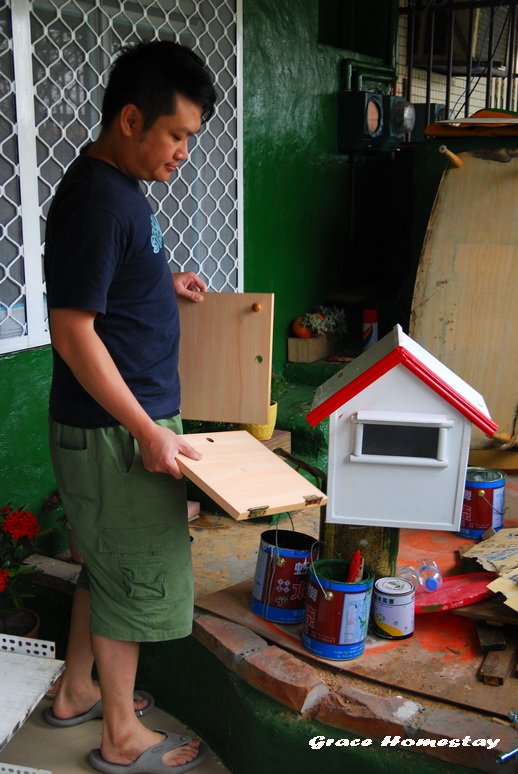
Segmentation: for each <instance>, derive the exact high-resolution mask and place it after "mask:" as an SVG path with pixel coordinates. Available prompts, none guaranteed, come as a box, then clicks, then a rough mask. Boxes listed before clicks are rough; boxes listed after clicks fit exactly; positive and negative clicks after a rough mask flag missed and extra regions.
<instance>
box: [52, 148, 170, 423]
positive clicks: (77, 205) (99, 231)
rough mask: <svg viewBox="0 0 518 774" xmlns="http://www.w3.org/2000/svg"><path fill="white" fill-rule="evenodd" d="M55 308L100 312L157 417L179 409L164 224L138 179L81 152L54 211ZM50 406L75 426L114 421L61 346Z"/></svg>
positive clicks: (111, 342) (128, 378)
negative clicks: (76, 374) (62, 354)
mask: <svg viewBox="0 0 518 774" xmlns="http://www.w3.org/2000/svg"><path fill="white" fill-rule="evenodd" d="M45 277H46V281H47V301H48V307H49V309H60V308H61V309H85V310H89V311H93V312H97V313H98V314H97V316H96V318H95V330H96V331H97V333H98V335H99V336H100V338H101V339H102V341H103V342H104V344H105V345H106V347H107V349H108V351H109V352H110V354H111V356H112V358H113V360H114V362H115V364H116V366H117V368H118V369H119V371H120V373H121V374H122V377H123V379H124V381H125V382H126V384H127V385H128V386H129V388H130V389H131V391H132V393H133V394H134V395H135V397H136V398H137V400H138V401H139V403H140V404H141V405H142V406H143V408H144V409H145V410H146V412H147V413H148V414H149V416H151V417H152V418H153V419H159V418H161V417H166V416H172V415H174V414H176V413H178V411H179V406H180V384H179V378H178V347H179V321H178V308H177V303H176V296H175V294H174V289H173V284H172V279H171V272H170V271H169V268H168V265H167V259H166V256H165V251H164V247H163V239H162V232H161V229H160V226H159V224H158V221H157V219H156V217H155V215H154V213H153V211H152V210H151V207H150V206H149V204H148V202H147V200H146V197H145V196H144V194H143V192H142V190H141V189H140V185H139V183H138V181H137V180H134V179H133V178H130V177H128V176H126V175H125V174H123V173H122V172H120V171H119V170H118V169H116V168H115V167H113V166H111V165H110V164H107V163H106V162H104V161H100V160H99V159H96V158H92V157H89V156H87V155H85V154H82V155H81V156H80V157H79V158H78V159H77V160H76V161H75V162H74V163H73V164H72V166H71V167H70V168H69V170H68V171H67V173H66V175H65V177H64V178H63V180H62V181H61V183H60V185H59V187H58V189H57V191H56V195H55V197H54V200H53V202H52V205H51V207H50V210H49V214H48V218H47V229H46V237H45ZM50 414H51V416H52V417H53V418H54V419H55V420H57V421H58V422H62V423H63V424H67V425H73V426H76V427H104V426H107V425H113V424H116V420H115V419H114V418H113V417H112V416H110V414H108V413H107V412H106V411H105V410H104V409H103V408H102V407H101V406H100V405H99V404H98V403H97V402H96V401H95V400H93V398H91V397H90V395H89V394H88V393H87V392H86V391H85V390H84V389H83V388H82V387H81V385H80V384H79V382H78V381H77V380H76V379H75V377H74V375H73V374H72V372H71V370H70V369H69V368H68V366H67V365H66V363H65V362H64V361H63V360H62V358H61V357H60V356H59V355H58V353H57V352H56V351H55V350H54V371H53V379H52V387H51V393H50Z"/></svg>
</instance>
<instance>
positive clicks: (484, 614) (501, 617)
mask: <svg viewBox="0 0 518 774" xmlns="http://www.w3.org/2000/svg"><path fill="white" fill-rule="evenodd" d="M504 599H505V597H504V596H503V595H502V594H498V596H497V597H496V598H495V599H492V598H491V599H486V600H483V601H482V602H476V603H475V604H474V605H469V606H468V607H463V608H459V609H458V610H452V613H454V614H455V615H460V616H464V617H465V618H472V619H473V620H477V621H485V622H486V623H488V624H494V625H495V626H503V625H504V624H509V625H510V626H518V613H515V612H514V610H511V609H510V608H509V607H507V605H504Z"/></svg>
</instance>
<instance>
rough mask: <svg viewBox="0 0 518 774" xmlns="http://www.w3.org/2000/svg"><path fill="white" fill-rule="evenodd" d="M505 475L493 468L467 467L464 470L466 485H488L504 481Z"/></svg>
mask: <svg viewBox="0 0 518 774" xmlns="http://www.w3.org/2000/svg"><path fill="white" fill-rule="evenodd" d="M505 478H506V475H505V473H502V471H501V470H495V469H494V468H476V467H469V468H468V469H467V470H466V484H467V485H468V486H469V485H470V484H477V483H478V484H489V483H491V482H492V481H505Z"/></svg>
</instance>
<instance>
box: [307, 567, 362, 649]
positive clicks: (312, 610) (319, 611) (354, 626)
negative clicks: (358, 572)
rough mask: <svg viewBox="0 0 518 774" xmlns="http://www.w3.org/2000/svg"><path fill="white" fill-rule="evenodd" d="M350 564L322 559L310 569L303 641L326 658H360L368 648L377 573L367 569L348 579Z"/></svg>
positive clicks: (308, 647)
mask: <svg viewBox="0 0 518 774" xmlns="http://www.w3.org/2000/svg"><path fill="white" fill-rule="evenodd" d="M348 567H349V562H344V561H342V560H341V559H320V560H318V561H316V562H313V564H312V566H311V568H310V570H309V575H308V588H307V597H306V616H305V621H304V632H303V635H302V644H303V645H304V647H305V648H306V650H309V651H310V652H311V653H315V654H316V655H317V656H321V657H323V658H330V659H336V660H339V659H349V658H356V657H357V656H360V655H361V654H362V653H363V651H364V650H365V639H366V637H367V628H368V625H369V612H370V605H371V597H372V586H373V584H374V577H373V575H372V574H371V573H370V572H369V571H368V570H365V571H364V573H363V579H362V580H361V581H358V582H356V583H347V581H345V580H344V579H345V578H346V577H347V569H348Z"/></svg>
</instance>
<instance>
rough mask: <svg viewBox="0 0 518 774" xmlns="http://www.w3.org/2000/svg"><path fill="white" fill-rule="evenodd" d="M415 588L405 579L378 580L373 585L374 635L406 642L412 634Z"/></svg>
mask: <svg viewBox="0 0 518 774" xmlns="http://www.w3.org/2000/svg"><path fill="white" fill-rule="evenodd" d="M414 614H415V588H414V584H413V583H411V582H410V581H409V580H405V578H379V579H378V580H377V581H376V583H375V584H374V592H373V598H372V620H373V630H374V634H377V635H379V636H380V637H385V639H387V640H406V639H407V637H411V636H412V634H413V633H414Z"/></svg>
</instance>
